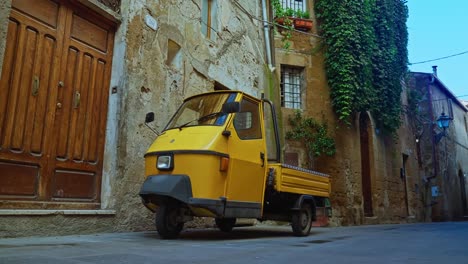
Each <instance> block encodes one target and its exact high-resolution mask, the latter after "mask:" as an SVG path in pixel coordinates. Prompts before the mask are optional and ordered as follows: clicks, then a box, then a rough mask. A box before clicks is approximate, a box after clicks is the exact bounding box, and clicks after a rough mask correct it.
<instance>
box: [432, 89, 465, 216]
mask: <svg viewBox="0 0 468 264" xmlns="http://www.w3.org/2000/svg"><path fill="white" fill-rule="evenodd" d="M430 88H431V91H432V105H433V112H434V116H433V120H436V119H437V118H438V117H439V116H440V115H441V114H442V113H443V112H444V113H445V114H448V115H449V114H450V111H449V108H450V106H449V103H448V101H447V99H448V98H449V96H448V95H447V93H446V92H445V91H444V90H443V89H442V88H441V85H440V84H439V82H438V81H437V80H436V81H435V82H433V83H431V85H430ZM451 105H452V111H453V112H452V114H453V120H452V121H451V122H450V126H449V128H448V129H447V131H446V132H447V136H446V137H443V138H442V139H441V140H440V141H439V142H438V143H436V159H437V163H436V166H438V174H437V175H436V178H435V179H434V182H433V184H434V186H438V187H439V188H440V193H439V196H438V197H436V198H435V199H434V200H435V202H436V204H435V205H434V207H433V214H432V219H433V220H435V221H446V220H456V219H460V218H462V217H463V214H464V209H463V206H462V197H461V188H462V187H461V185H460V184H461V181H460V177H459V172H460V171H461V172H462V174H464V173H467V172H468V139H467V137H468V135H467V127H466V126H465V118H466V115H467V112H466V109H465V108H464V107H462V106H460V105H458V104H457V103H456V102H452V104H451ZM440 132H442V130H441V129H439V128H437V129H436V133H440ZM465 184H466V182H465ZM465 187H466V186H465ZM465 190H466V188H465Z"/></svg>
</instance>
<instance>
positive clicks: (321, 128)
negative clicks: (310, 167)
mask: <svg viewBox="0 0 468 264" xmlns="http://www.w3.org/2000/svg"><path fill="white" fill-rule="evenodd" d="M289 124H290V125H291V130H289V131H287V132H286V139H289V140H296V141H299V142H301V143H302V144H304V146H305V148H306V150H307V154H308V156H309V159H310V160H312V159H313V157H319V156H322V155H327V156H333V155H334V154H335V152H336V148H335V140H334V139H333V138H332V137H330V136H328V127H327V123H326V122H322V123H319V122H318V121H316V120H315V119H313V118H311V117H304V116H303V115H302V113H301V112H300V111H296V112H295V113H294V116H289Z"/></svg>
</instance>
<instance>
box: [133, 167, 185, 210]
mask: <svg viewBox="0 0 468 264" xmlns="http://www.w3.org/2000/svg"><path fill="white" fill-rule="evenodd" d="M139 194H140V196H141V197H142V198H143V199H145V198H147V197H152V198H155V199H156V201H158V200H161V199H164V198H165V197H171V198H174V199H176V200H179V201H181V202H183V203H186V204H187V203H188V202H189V199H190V198H192V197H193V195H192V184H191V182H190V177H189V176H187V175H183V174H171V175H165V174H159V175H153V176H148V177H147V178H146V180H145V182H144V183H143V186H141V190H140V193H139Z"/></svg>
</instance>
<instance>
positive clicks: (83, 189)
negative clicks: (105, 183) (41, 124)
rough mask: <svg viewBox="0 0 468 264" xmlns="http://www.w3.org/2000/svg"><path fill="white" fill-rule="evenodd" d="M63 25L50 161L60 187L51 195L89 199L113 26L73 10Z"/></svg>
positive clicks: (96, 176)
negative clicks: (53, 152)
mask: <svg viewBox="0 0 468 264" xmlns="http://www.w3.org/2000/svg"><path fill="white" fill-rule="evenodd" d="M67 25H70V26H71V29H70V32H69V33H68V34H69V35H67V36H66V37H65V38H66V40H65V48H64V54H63V58H67V59H66V60H64V62H63V67H62V69H63V71H62V73H61V75H62V76H63V78H62V79H63V80H64V83H63V87H62V88H60V89H59V93H58V98H57V100H58V103H60V104H61V108H58V109H57V116H56V123H55V124H56V130H57V145H56V155H55V160H54V165H53V167H54V168H55V171H54V173H53V175H54V176H53V182H54V183H57V182H60V185H61V187H62V188H60V189H58V190H56V191H54V192H53V196H54V198H55V199H61V198H64V199H65V198H71V197H74V198H77V199H90V200H93V201H94V200H97V199H98V197H99V191H100V188H101V187H100V186H101V185H100V179H101V170H102V156H103V152H104V140H103V139H104V131H105V125H106V115H107V100H108V87H109V80H110V70H111V69H110V65H111V63H110V60H111V58H112V52H111V51H112V45H113V31H112V30H111V28H109V27H106V26H105V25H103V24H99V25H98V24H93V23H92V22H90V21H89V18H88V17H86V15H83V14H80V15H78V14H75V13H74V12H70V13H69V14H68V15H67ZM103 34H104V35H103ZM54 186H55V185H54Z"/></svg>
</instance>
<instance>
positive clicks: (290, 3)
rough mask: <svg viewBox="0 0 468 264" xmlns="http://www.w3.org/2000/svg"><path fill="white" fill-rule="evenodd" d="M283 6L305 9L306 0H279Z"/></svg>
mask: <svg viewBox="0 0 468 264" xmlns="http://www.w3.org/2000/svg"><path fill="white" fill-rule="evenodd" d="M281 6H283V8H288V7H290V8H292V9H294V10H301V11H303V12H304V11H306V10H307V9H306V0H281Z"/></svg>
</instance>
